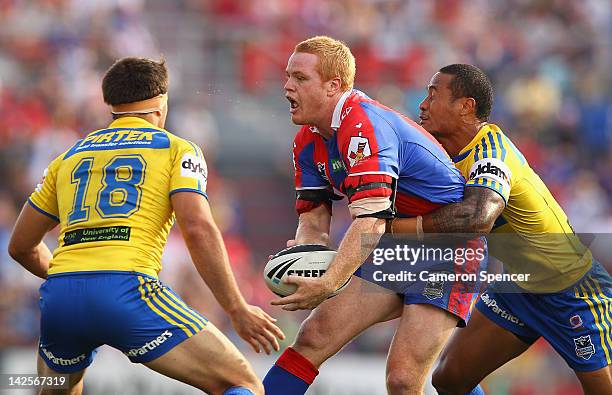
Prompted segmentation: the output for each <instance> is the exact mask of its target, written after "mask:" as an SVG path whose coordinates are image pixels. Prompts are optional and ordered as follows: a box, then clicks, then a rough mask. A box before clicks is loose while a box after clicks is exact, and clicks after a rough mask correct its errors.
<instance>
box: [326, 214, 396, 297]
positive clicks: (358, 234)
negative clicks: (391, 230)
mask: <svg viewBox="0 0 612 395" xmlns="http://www.w3.org/2000/svg"><path fill="white" fill-rule="evenodd" d="M384 233H385V220H384V219H379V218H356V219H355V220H354V221H353V223H352V224H351V226H350V227H349V229H348V231H347V232H346V234H345V235H344V238H343V239H342V242H341V243H340V247H339V248H338V253H337V254H336V258H335V259H334V260H333V262H332V263H331V265H330V266H329V268H328V269H327V272H326V273H325V274H324V275H323V276H322V278H323V279H326V280H327V281H330V283H331V288H333V289H338V288H339V287H340V286H342V284H344V283H345V282H346V281H347V280H348V279H349V278H350V277H351V275H352V274H353V273H354V272H355V270H357V268H359V266H361V264H363V262H364V261H365V259H366V258H367V257H368V256H369V255H370V254H371V253H372V251H373V250H374V248H375V247H376V245H377V243H378V241H379V240H380V237H381V236H382V235H383V234H384Z"/></svg>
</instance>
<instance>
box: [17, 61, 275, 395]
mask: <svg viewBox="0 0 612 395" xmlns="http://www.w3.org/2000/svg"><path fill="white" fill-rule="evenodd" d="M102 91H103V95H104V101H105V102H106V103H107V104H109V105H110V106H111V108H112V114H113V118H114V121H113V122H112V123H111V124H110V125H109V126H108V127H106V128H104V129H101V130H97V131H94V132H92V133H90V134H88V135H87V136H86V137H85V138H83V139H81V140H78V141H77V142H76V143H75V144H74V145H73V146H72V147H71V148H70V149H68V150H67V151H66V152H64V153H63V154H62V155H60V156H59V157H57V158H56V159H55V160H53V161H52V162H51V164H50V165H49V167H48V169H47V170H46V171H45V177H44V179H43V181H42V182H41V184H39V185H38V187H37V188H36V191H35V192H34V193H32V195H31V196H30V198H29V199H28V202H27V204H25V205H24V208H23V210H22V212H21V214H20V216H19V218H18V220H17V223H16V225H15V228H14V230H13V234H12V237H11V241H10V243H9V252H10V254H11V256H12V257H13V258H14V259H15V260H17V261H18V262H19V263H21V264H22V265H23V266H24V267H25V268H26V269H27V270H29V271H30V272H32V273H33V274H35V275H37V276H38V277H41V278H44V279H46V281H45V282H44V283H43V285H42V286H41V288H40V296H41V297H40V309H41V336H40V344H39V356H38V371H39V374H40V375H49V374H52V373H54V372H57V373H67V374H69V375H70V380H69V382H70V388H69V389H68V390H67V393H71V394H78V393H81V391H82V387H83V377H84V373H85V370H86V368H87V367H88V366H89V365H90V364H91V362H92V361H93V358H94V356H95V353H96V349H97V348H98V347H99V346H101V345H103V344H107V345H110V346H112V347H114V348H117V349H119V350H120V351H122V352H123V353H124V354H125V355H126V356H127V357H128V358H129V359H130V360H131V361H132V362H135V363H142V364H144V365H146V366H147V367H149V368H151V369H153V370H155V371H157V372H159V373H162V374H164V375H166V376H169V377H172V378H175V379H177V380H180V381H183V382H185V383H187V384H190V385H192V386H194V387H197V388H199V389H202V390H204V391H206V392H208V393H210V394H224V395H230V394H231V395H246V394H263V387H262V385H261V382H260V381H259V379H258V378H257V377H256V376H255V374H254V373H253V371H252V369H251V366H250V364H249V363H248V362H247V361H246V359H245V358H244V356H243V355H242V354H241V353H240V352H239V351H238V349H237V348H236V347H235V346H234V345H233V344H232V343H231V342H230V341H229V340H228V339H227V338H226V337H225V336H224V335H223V334H222V333H221V332H220V331H219V330H218V329H217V328H215V326H214V325H213V324H212V323H210V322H209V321H208V320H207V319H206V318H204V317H203V316H202V315H200V314H199V313H198V312H197V311H195V310H194V309H192V308H190V307H189V306H188V305H187V304H186V303H184V302H183V301H182V300H181V298H180V297H179V296H178V295H177V294H176V293H174V292H173V291H172V290H171V289H170V288H169V287H168V286H166V285H164V284H162V283H161V282H160V281H159V280H158V278H157V275H158V273H159V271H160V270H161V255H162V251H163V249H164V245H165V243H166V238H167V236H168V232H169V231H170V228H171V226H172V224H173V222H174V220H175V218H176V221H177V222H178V224H179V226H180V228H181V231H182V234H183V237H184V238H185V242H186V244H187V247H188V248H189V251H190V253H191V257H192V259H193V261H194V264H195V266H196V268H197V270H198V271H199V273H200V275H201V277H202V278H203V279H204V281H205V282H206V284H207V285H208V286H209V287H210V289H211V291H212V292H213V294H214V295H215V298H216V299H217V300H218V302H219V303H220V304H221V306H222V307H223V308H224V309H225V311H226V312H227V313H228V314H229V315H230V318H231V320H232V323H233V325H234V327H235V329H236V331H237V333H238V334H239V335H240V336H241V337H242V338H243V339H245V340H246V341H247V342H248V343H250V344H251V346H252V347H253V348H254V349H255V350H256V351H257V352H259V351H260V348H261V347H263V348H264V349H265V351H266V352H267V353H269V352H270V348H274V349H276V350H278V349H279V346H278V342H277V339H276V338H277V337H279V338H282V337H283V334H282V332H281V331H280V329H279V328H278V327H276V325H275V324H274V321H275V320H274V319H273V318H272V317H270V316H269V315H267V314H266V313H265V312H263V311H262V310H261V309H259V308H258V307H255V306H251V305H248V304H247V303H246V302H245V300H244V298H243V297H242V295H241V293H240V291H239V289H238V286H237V284H236V281H235V279H234V276H233V274H232V272H231V268H230V266H229V262H228V258H227V253H226V251H225V247H224V244H223V240H222V238H221V234H220V232H219V230H218V228H217V226H216V225H215V222H214V220H213V218H212V215H211V212H210V207H209V205H208V201H207V195H206V181H207V168H206V162H205V161H204V157H203V154H202V150H201V149H200V148H199V147H198V146H196V145H195V144H193V143H191V142H189V141H187V140H183V139H181V138H179V137H177V136H174V135H173V134H171V133H169V132H168V131H166V130H164V129H163V127H164V124H165V119H166V115H167V111H168V107H167V99H168V98H167V93H168V71H167V68H166V64H165V61H163V60H162V61H159V62H157V61H153V60H149V59H143V58H124V59H121V60H119V61H117V62H116V63H115V64H114V65H112V66H111V68H110V69H109V70H108V71H107V72H106V74H105V76H104V80H103V82H102ZM58 224H59V239H58V243H59V245H58V247H57V249H56V250H55V251H54V252H53V255H51V252H50V251H49V249H48V248H47V246H46V245H45V244H44V243H43V242H42V239H43V236H44V235H45V233H47V232H48V231H50V230H51V229H53V228H54V227H55V226H57V225H58Z"/></svg>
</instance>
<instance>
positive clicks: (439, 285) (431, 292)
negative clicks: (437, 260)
mask: <svg viewBox="0 0 612 395" xmlns="http://www.w3.org/2000/svg"><path fill="white" fill-rule="evenodd" d="M423 296H425V297H426V298H427V299H429V300H434V299H438V298H441V297H442V296H444V281H436V280H428V281H427V284H425V288H423Z"/></svg>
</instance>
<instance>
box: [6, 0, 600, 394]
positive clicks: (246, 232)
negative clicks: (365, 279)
mask: <svg viewBox="0 0 612 395" xmlns="http://www.w3.org/2000/svg"><path fill="white" fill-rule="evenodd" d="M316 34H328V35H332V36H334V37H336V38H340V39H342V40H344V41H346V42H347V43H348V44H349V46H350V47H351V48H352V50H353V52H354V54H355V56H356V58H357V79H356V87H357V88H359V89H362V90H364V91H365V92H366V93H368V94H369V95H370V96H372V97H374V98H376V99H378V100H380V101H382V102H383V103H384V104H386V105H388V106H391V107H394V108H396V109H398V110H401V111H403V112H404V113H406V114H408V115H410V116H412V117H415V116H416V115H417V114H418V103H419V102H420V100H421V99H422V98H423V96H424V95H425V86H426V85H427V83H428V80H429V78H430V76H431V75H432V74H433V73H434V72H435V71H436V70H437V69H438V68H440V67H442V66H444V65H446V64H449V63H458V62H467V63H473V64H476V65H478V66H479V67H481V68H483V69H484V70H485V71H486V72H487V73H488V75H489V76H490V78H491V80H492V82H493V85H494V87H495V90H496V96H495V103H494V113H493V115H492V117H491V120H492V121H493V122H495V123H497V124H499V125H500V126H501V127H502V129H503V130H504V131H505V132H506V133H507V134H508V135H509V136H510V137H511V138H512V139H513V140H514V142H515V143H516V145H517V146H518V147H519V149H521V150H522V151H523V153H524V154H525V156H526V157H527V158H528V160H529V161H530V163H531V165H532V167H534V168H535V169H536V171H538V173H539V174H540V176H541V177H542V178H543V180H544V181H545V182H546V183H547V184H548V186H549V187H550V189H551V191H552V192H553V194H554V195H555V196H556V197H557V199H558V200H559V202H560V203H561V205H562V206H563V207H564V208H565V209H566V211H567V213H568V215H569V216H570V219H571V220H572V223H573V225H574V228H575V229H576V230H577V231H582V232H600V233H605V232H609V231H610V229H612V150H611V139H612V97H611V96H610V94H609V93H610V92H612V78H611V77H610V73H609V69H610V65H611V64H612V49H611V48H612V11H611V3H610V2H609V1H608V0H585V1H580V2H577V1H568V0H566V1H564V0H531V1H530V0H506V1H503V0H474V1H467V0H466V1H460V0H439V1H419V0H408V1H382V0H347V1H333V0H308V1H307V0H291V1H285V0H250V1H240V0H182V1H172V2H167V1H163V0H149V1H146V0H125V1H119V0H114V1H110V0H109V1H79V0H40V1H18V0H0V109H1V110H2V111H1V116H2V121H1V123H0V179H1V180H2V182H1V183H0V289H2V290H3V297H2V298H0V328H1V330H0V349H3V348H7V347H14V346H31V345H33V344H35V342H36V340H37V336H38V306H37V300H38V297H37V287H38V284H40V282H39V281H38V280H37V279H35V278H34V277H33V276H32V275H29V274H28V273H26V272H25V271H24V270H23V269H21V268H20V267H19V266H18V265H16V264H15V263H14V262H13V261H12V260H11V259H10V258H9V257H8V255H7V252H6V245H7V241H8V240H7V239H8V236H9V234H10V231H11V228H12V225H13V223H14V220H15V218H16V215H17V214H18V212H19V209H20V206H21V204H22V203H23V202H24V200H25V198H26V197H27V196H28V195H29V193H30V192H31V191H32V189H33V187H34V186H35V185H36V183H37V182H38V180H39V179H40V176H41V174H42V171H43V169H44V168H45V167H46V165H47V163H48V162H49V161H50V160H51V159H52V158H53V157H54V156H56V155H58V154H60V153H61V152H63V151H64V150H65V149H67V148H68V146H69V145H70V144H71V142H72V141H74V140H75V139H77V138H78V137H79V136H82V135H83V134H85V133H87V132H88V131H90V130H93V129H96V128H101V127H104V126H106V124H107V123H108V122H109V119H110V118H109V115H110V114H109V111H108V108H106V106H105V105H104V104H103V102H102V99H101V93H100V81H101V75H102V73H103V72H104V71H105V69H106V68H107V67H109V66H110V65H111V64H112V62H113V61H114V59H117V58H119V57H123V56H149V57H159V56H160V54H164V56H165V57H166V59H167V60H168V64H169V67H170V71H171V88H170V89H171V91H170V115H169V121H168V124H167V126H168V129H169V130H171V131H173V132H175V133H176V134H178V135H181V136H183V137H186V138H189V139H192V140H194V141H196V142H197V143H199V144H201V145H202V146H203V150H204V153H205V155H206V156H207V158H208V164H209V167H210V168H211V181H210V184H209V193H210V197H211V204H212V207H213V210H214V213H215V215H216V216H217V220H218V221H219V223H220V225H221V227H222V229H223V232H224V235H225V238H226V243H227V246H228V250H229V252H230V255H231V260H232V264H233V265H234V271H235V272H236V274H237V276H238V278H239V281H240V284H241V287H242V289H243V291H244V293H245V294H246V295H247V297H248V298H249V300H250V301H251V302H253V303H257V304H260V305H262V306H267V305H268V301H269V300H270V299H271V297H272V296H273V295H272V294H271V293H269V291H268V290H267V289H265V286H264V283H263V281H261V269H262V265H263V262H264V260H265V257H266V256H267V255H268V254H269V253H270V252H274V251H275V250H279V249H280V248H281V247H282V246H283V245H284V242H285V240H286V239H288V238H290V237H291V235H292V232H293V231H294V229H295V222H296V218H295V214H294V213H293V209H292V204H293V202H292V199H293V195H292V189H291V183H292V179H291V176H292V174H291V172H292V167H291V162H290V157H289V152H290V151H289V147H290V142H291V139H292V137H293V132H294V131H295V130H296V129H295V127H294V126H293V125H291V124H290V121H289V114H288V112H287V108H288V104H287V103H286V102H285V101H284V98H283V92H282V84H283V81H284V67H285V65H286V60H287V58H288V56H289V54H290V53H291V51H292V49H293V46H294V45H295V44H296V43H297V42H299V41H300V40H302V39H304V38H306V37H309V36H312V35H316ZM343 211H345V210H341V209H340V210H336V212H338V214H339V218H340V220H338V221H337V223H336V224H335V225H334V229H335V233H336V235H335V240H336V241H337V240H338V238H339V235H341V233H342V229H343V228H345V227H346V225H347V221H348V219H347V218H346V214H345V213H343ZM55 236H56V235H51V236H50V237H49V240H48V243H49V244H50V245H55V244H56V241H55V240H53V238H54V237H55ZM164 265H165V268H164V271H163V272H162V279H164V280H165V281H167V282H168V283H170V284H171V285H172V286H173V287H174V288H175V289H176V290H177V291H178V292H179V293H180V294H181V295H183V296H184V297H185V299H186V301H188V302H189V303H190V304H192V305H193V306H195V307H196V308H198V309H199V310H201V311H203V312H205V314H206V315H207V316H208V317H209V318H211V320H212V321H213V322H215V323H217V324H218V325H219V326H220V327H222V328H223V329H225V330H226V331H230V327H229V324H228V322H227V320H226V318H225V317H224V315H223V314H222V312H221V311H219V309H218V307H216V304H215V302H214V301H213V299H212V297H211V295H210V294H209V293H208V291H207V290H206V289H205V287H204V286H203V284H202V282H201V280H200V279H199V277H198V276H197V275H196V274H195V271H194V269H193V268H192V265H191V262H190V259H189V256H188V253H187V251H186V249H185V248H184V247H183V244H182V241H181V237H180V234H179V233H178V231H176V230H174V231H173V233H172V234H171V236H170V238H169V241H168V246H167V251H166V254H165V264H164ZM270 310H271V309H270ZM271 311H273V312H274V313H278V314H279V312H278V311H277V310H271ZM279 315H280V317H281V319H282V322H281V324H282V325H283V326H284V327H285V328H288V329H287V333H288V334H289V337H292V332H294V331H295V328H296V327H297V325H298V324H299V322H300V320H301V319H302V318H303V316H302V315H299V314H279ZM390 330H391V329H390V328H389V327H384V326H383V327H381V329H378V330H376V331H373V332H371V333H370V334H369V335H368V334H366V335H365V336H362V337H361V338H360V339H358V341H356V342H355V343H354V344H353V345H351V346H350V347H349V349H350V350H352V351H355V352H380V351H382V350H384V349H385V348H386V345H387V342H388V339H389V338H388V334H389V331H390ZM234 338H235V337H234ZM549 353H550V352H549V349H548V347H547V346H544V345H538V346H536V351H532V352H531V353H530V356H529V358H528V359H527V361H528V362H527V365H525V364H523V366H529V367H531V368H533V369H537V370H539V369H540V367H542V365H543V364H544V365H551V364H552V365H554V366H559V364H561V367H562V364H563V363H562V362H559V361H557V360H554V359H553V360H551V359H548V355H549ZM551 361H552V362H551ZM534 367H535V368H534ZM531 368H530V369H531ZM543 369H544V370H546V371H547V372H550V371H551V369H549V368H546V367H545V368H543ZM552 370H554V369H552ZM523 373H524V372H523ZM549 374H552V373H549ZM564 374H565V371H564ZM520 376H521V377H523V376H524V377H523V379H521V380H518V379H515V380H514V381H513V385H512V386H509V379H508V378H506V381H504V380H502V379H499V380H497V381H492V382H491V383H490V385H491V386H496V388H497V389H498V390H499V391H500V392H496V393H506V392H508V393H513V394H518V393H521V394H527V393H542V392H537V391H538V388H537V385H538V384H537V380H531V381H530V379H528V378H526V377H528V375H527V374H524V375H523V374H522V373H521V375H520ZM517 380H518V381H517ZM555 380H556V381H555V383H556V384H555V385H557V387H558V390H555V391H556V392H547V393H570V392H564V391H572V389H573V388H575V382H574V381H572V379H566V378H565V376H560V377H556V378H555ZM568 380H569V381H568ZM504 386H506V387H504ZM504 388H511V389H509V390H507V391H506V389H504ZM549 389H550V388H549ZM504 391H506V392H504Z"/></svg>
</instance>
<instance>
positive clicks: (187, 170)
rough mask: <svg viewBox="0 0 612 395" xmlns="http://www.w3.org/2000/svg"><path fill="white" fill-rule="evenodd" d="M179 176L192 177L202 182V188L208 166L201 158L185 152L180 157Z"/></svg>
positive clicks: (206, 176) (206, 177)
mask: <svg viewBox="0 0 612 395" xmlns="http://www.w3.org/2000/svg"><path fill="white" fill-rule="evenodd" d="M181 176H183V177H188V178H194V179H196V180H199V181H200V182H202V183H203V184H204V186H203V188H205V187H206V180H207V179H208V168H207V167H206V162H205V161H204V159H202V158H198V157H197V156H195V155H193V154H185V155H183V158H182V159H181Z"/></svg>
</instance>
